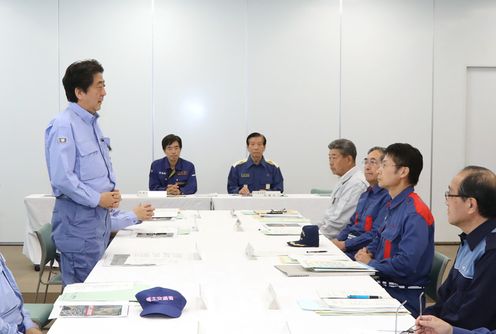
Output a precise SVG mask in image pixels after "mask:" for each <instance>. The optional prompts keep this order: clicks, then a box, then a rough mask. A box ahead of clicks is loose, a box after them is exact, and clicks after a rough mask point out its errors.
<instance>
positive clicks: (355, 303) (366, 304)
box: [317, 298, 408, 315]
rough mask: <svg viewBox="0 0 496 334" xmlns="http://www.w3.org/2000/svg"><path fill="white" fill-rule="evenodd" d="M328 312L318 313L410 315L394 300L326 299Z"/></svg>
mask: <svg viewBox="0 0 496 334" xmlns="http://www.w3.org/2000/svg"><path fill="white" fill-rule="evenodd" d="M324 302H325V303H326V304H327V306H328V309H327V310H321V311H318V312H317V313H319V314H321V315H326V314H353V315H356V314H395V313H396V312H398V313H408V310H407V309H405V308H404V307H402V306H401V303H400V302H399V301H397V300H396V299H393V298H379V299H352V298H347V299H324Z"/></svg>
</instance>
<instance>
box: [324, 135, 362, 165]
mask: <svg viewBox="0 0 496 334" xmlns="http://www.w3.org/2000/svg"><path fill="white" fill-rule="evenodd" d="M327 147H328V148H329V149H330V150H339V151H340V152H341V154H342V155H344V156H348V155H349V156H351V157H352V158H353V161H355V160H356V156H357V150H356V147H355V144H353V142H352V141H351V140H348V139H344V138H341V139H336V140H333V141H332V142H331V143H330V144H329V145H328V146H327Z"/></svg>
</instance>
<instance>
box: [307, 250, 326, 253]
mask: <svg viewBox="0 0 496 334" xmlns="http://www.w3.org/2000/svg"><path fill="white" fill-rule="evenodd" d="M307 253H327V251H326V250H314V251H307Z"/></svg>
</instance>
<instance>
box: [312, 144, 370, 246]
mask: <svg viewBox="0 0 496 334" xmlns="http://www.w3.org/2000/svg"><path fill="white" fill-rule="evenodd" d="M328 148H329V167H330V168H331V171H332V173H333V174H334V175H337V176H339V180H338V183H337V184H336V186H335V187H334V190H333V192H332V194H331V205H330V207H329V208H328V209H327V210H326V213H325V215H324V218H323V219H322V222H321V223H320V224H319V229H320V233H322V234H323V235H325V236H326V237H327V238H328V239H329V240H332V239H334V238H336V236H337V235H338V233H339V232H341V230H342V229H343V228H344V226H345V225H346V224H347V223H348V222H349V221H350V218H351V216H352V215H353V213H354V212H355V209H356V206H357V203H358V199H359V198H360V195H361V194H362V193H363V192H364V191H365V190H366V189H367V187H368V183H367V181H365V177H364V176H363V174H362V172H360V170H359V169H358V167H356V163H355V159H356V156H357V150H356V147H355V144H353V142H352V141H351V140H348V139H336V140H334V141H333V142H331V143H330V144H329V145H328Z"/></svg>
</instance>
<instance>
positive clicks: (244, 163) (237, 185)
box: [227, 156, 284, 194]
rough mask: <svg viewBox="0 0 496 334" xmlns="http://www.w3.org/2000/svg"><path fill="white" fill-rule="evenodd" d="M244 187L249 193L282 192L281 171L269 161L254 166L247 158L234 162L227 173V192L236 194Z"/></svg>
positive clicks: (282, 180) (250, 159)
mask: <svg viewBox="0 0 496 334" xmlns="http://www.w3.org/2000/svg"><path fill="white" fill-rule="evenodd" d="M244 185H247V186H248V189H249V190H250V192H252V191H257V190H275V191H280V192H283V191H284V179H283V177H282V173H281V169H280V168H279V166H277V165H276V164H275V163H274V162H272V161H271V160H268V161H267V160H265V158H263V157H262V160H261V161H260V163H259V164H255V163H254V162H253V160H252V158H251V156H248V158H247V159H245V160H240V161H238V162H236V163H235V164H234V165H233V166H232V167H231V170H230V171H229V176H228V178H227V192H228V193H229V194H238V193H239V191H240V189H241V188H243V186H244Z"/></svg>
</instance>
